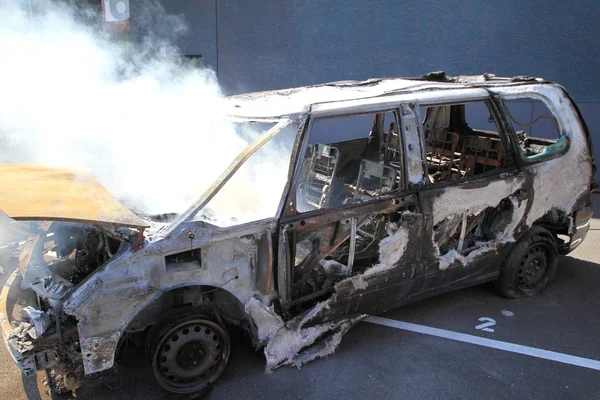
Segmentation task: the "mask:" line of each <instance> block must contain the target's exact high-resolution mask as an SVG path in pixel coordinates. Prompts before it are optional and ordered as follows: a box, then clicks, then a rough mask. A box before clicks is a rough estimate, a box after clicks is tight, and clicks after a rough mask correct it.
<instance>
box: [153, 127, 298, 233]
mask: <svg viewBox="0 0 600 400" xmlns="http://www.w3.org/2000/svg"><path fill="white" fill-rule="evenodd" d="M237 121H239V122H241V121H240V120H239V119H237ZM243 122H265V121H264V120H256V119H246V120H244V121H243ZM298 122H299V121H298V120H297V119H295V118H290V117H284V118H280V119H278V120H277V123H276V124H275V125H274V126H273V127H271V128H270V129H268V130H267V131H266V132H264V133H263V134H262V135H260V136H259V137H258V138H257V139H255V140H254V141H253V142H252V143H250V144H249V145H248V146H247V147H246V148H245V149H244V150H243V151H242V152H240V153H239V154H238V155H237V157H236V158H235V159H234V160H233V161H232V162H231V163H230V164H229V166H228V167H227V168H226V169H225V170H224V171H223V172H222V173H221V175H220V176H219V177H218V178H217V179H216V180H215V181H214V182H213V183H212V184H211V185H210V186H209V187H208V189H206V190H205V191H204V193H203V194H202V195H201V196H200V197H199V198H198V200H196V201H195V202H194V203H193V204H192V205H191V206H190V207H189V208H188V209H187V210H186V211H185V212H183V213H182V214H181V215H179V216H178V217H177V218H176V219H175V220H173V221H172V222H171V223H170V224H169V225H168V226H166V227H165V230H164V231H163V232H161V236H163V237H165V236H167V235H168V234H169V233H170V232H172V231H173V230H174V229H175V228H176V227H177V226H179V225H180V224H182V223H184V222H190V221H192V220H193V219H194V217H195V216H196V215H197V214H198V213H199V212H200V211H201V210H202V209H204V207H206V205H207V204H208V203H209V202H210V201H211V200H212V199H213V198H214V197H215V196H216V195H217V193H219V191H220V190H221V189H222V188H223V186H225V184H226V183H227V182H228V181H229V180H230V179H231V178H232V177H233V176H234V175H235V173H236V172H237V171H238V170H239V169H240V168H241V167H242V165H244V163H245V162H246V161H248V159H249V158H250V157H251V156H252V155H253V154H254V153H256V152H257V151H258V150H260V149H261V148H262V147H263V146H264V145H265V144H266V143H267V142H269V141H271V140H272V139H273V138H274V137H275V136H277V135H278V134H279V133H281V132H282V131H283V129H284V128H286V127H287V126H288V125H290V124H292V123H298ZM297 134H298V133H297V132H296V135H297ZM292 153H293V152H292ZM287 181H288V182H286V185H285V186H284V194H283V196H284V197H285V196H286V194H287V188H288V186H289V171H288V179H287ZM280 211H281V201H280V205H279V207H278V208H277V212H278V214H279V213H280Z"/></svg>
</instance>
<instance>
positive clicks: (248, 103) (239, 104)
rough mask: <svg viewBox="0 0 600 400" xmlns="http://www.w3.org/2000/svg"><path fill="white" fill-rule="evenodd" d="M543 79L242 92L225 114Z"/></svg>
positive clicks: (285, 111) (283, 111) (398, 81)
mask: <svg viewBox="0 0 600 400" xmlns="http://www.w3.org/2000/svg"><path fill="white" fill-rule="evenodd" d="M542 82H546V81H545V80H544V79H542V78H533V77H526V76H518V77H513V78H507V77H496V76H495V75H493V74H483V75H463V76H455V77H450V76H447V75H446V74H445V73H444V72H432V73H429V74H427V75H423V76H421V77H418V78H374V79H368V80H365V81H340V82H330V83H324V84H320V85H313V86H303V87H296V88H290V89H278V90H267V91H263V92H253V93H244V94H239V95H235V96H230V97H228V98H226V103H227V107H228V109H227V114H228V115H229V116H230V117H231V118H233V119H242V120H246V119H249V120H277V119H281V118H286V117H291V118H293V117H294V116H297V115H298V114H305V113H307V112H308V111H309V110H310V107H311V106H312V105H313V104H317V103H329V102H338V101H345V100H360V99H366V98H373V97H380V96H381V97H383V96H387V95H391V94H400V93H409V92H415V91H422V90H432V89H437V90H445V89H459V88H470V87H482V86H507V85H510V86H513V85H516V84H525V83H542Z"/></svg>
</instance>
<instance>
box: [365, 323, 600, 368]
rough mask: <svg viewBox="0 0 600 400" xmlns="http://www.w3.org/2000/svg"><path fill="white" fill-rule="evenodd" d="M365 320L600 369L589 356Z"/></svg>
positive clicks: (411, 325)
mask: <svg viewBox="0 0 600 400" xmlns="http://www.w3.org/2000/svg"><path fill="white" fill-rule="evenodd" d="M365 322H369V323H371V324H376V325H382V326H387V327H390V328H395V329H401V330H405V331H411V332H416V333H423V334H425V335H432V336H437V337H441V338H445V339H451V340H456V341H459V342H464V343H471V344H476V345H478V346H483V347H490V348H492V349H498V350H504V351H509V352H512V353H518V354H523V355H526V356H531V357H537V358H543V359H545V360H551V361H558V362H561V363H564V364H571V365H576V366H578V367H584V368H590V369H595V370H598V371H600V361H598V360H592V359H590V358H583V357H577V356H572V355H569V354H564V353H557V352H555V351H550V350H543V349H538V348H536V347H529V346H523V345H520V344H514V343H509V342H503V341H500V340H494V339H487V338H482V337H479V336H473V335H468V334H465V333H459V332H454V331H448V330H445V329H439V328H432V327H430V326H425V325H417V324H412V323H410V322H403V321H397V320H395V319H389V318H382V317H369V318H367V319H365Z"/></svg>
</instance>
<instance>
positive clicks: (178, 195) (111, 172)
mask: <svg viewBox="0 0 600 400" xmlns="http://www.w3.org/2000/svg"><path fill="white" fill-rule="evenodd" d="M32 3H33V5H34V7H33V9H31V10H30V8H29V4H28V3H27V2H12V1H3V0H0V55H1V58H2V61H1V62H0V162H3V163H6V162H26V163H35V164H42V165H48V166H60V167H70V168H85V169H88V170H91V171H92V173H93V174H94V175H95V176H96V177H97V178H98V180H99V181H100V182H101V183H102V184H103V185H104V186H105V187H106V188H107V189H108V190H109V191H110V192H111V193H113V195H115V196H116V197H117V198H119V199H120V200H121V201H123V202H124V203H125V204H126V205H127V206H129V207H130V208H132V209H134V210H137V211H141V212H146V213H167V212H182V211H183V210H185V209H186V208H187V207H188V206H189V205H190V204H191V203H192V202H193V201H194V200H196V199H197V198H198V197H199V196H200V195H201V194H202V192H203V190H204V189H205V188H207V187H208V186H209V185H210V184H211V183H212V182H213V180H214V179H215V178H217V177H218V176H219V174H220V173H221V171H222V170H224V169H225V168H226V167H227V165H228V164H229V163H230V162H231V160H233V158H234V157H235V156H236V155H237V154H238V153H239V152H240V151H241V150H243V149H244V148H245V147H246V145H247V144H248V143H249V142H250V141H251V140H252V139H254V138H255V137H256V136H257V135H259V134H260V133H262V131H261V129H247V128H246V127H240V126H237V125H236V124H233V123H231V122H228V121H226V120H225V119H223V118H222V99H223V97H224V95H223V92H222V90H221V88H220V87H219V84H218V82H217V79H216V75H215V73H214V72H213V71H212V70H210V69H207V68H199V67H198V66H196V65H192V64H189V63H186V62H185V61H183V59H182V57H181V55H180V54H179V53H178V51H177V49H176V48H175V47H174V46H173V45H172V44H170V43H169V41H168V40H171V39H172V38H173V37H174V36H176V35H177V34H179V33H181V32H184V31H185V23H184V22H183V21H182V20H181V19H179V18H176V17H173V16H167V15H166V14H165V13H164V11H161V8H160V6H159V5H158V4H157V3H152V6H153V7H152V9H151V14H152V18H153V19H157V18H161V15H162V18H169V20H168V21H167V22H168V23H163V24H162V25H160V26H161V27H163V28H164V26H169V29H170V31H168V32H162V33H161V32H151V31H149V32H148V34H147V36H146V38H145V40H142V42H141V43H138V44H136V45H130V44H125V43H116V42H114V41H111V39H110V38H109V37H107V36H106V35H105V34H104V33H103V32H101V30H100V27H99V24H98V22H99V18H100V16H99V15H98V13H97V11H95V10H89V9H81V8H75V7H74V6H69V5H66V4H64V3H58V2H50V1H45V0H36V1H34V2H32ZM133 12H139V13H143V12H144V10H132V13H133ZM145 12H150V11H148V9H147V10H146V11H145ZM161 13H162V14H161ZM157 15H158V16H157ZM141 19H142V18H141ZM290 131H291V130H290ZM286 139H287V140H285V141H283V140H281V138H280V139H279V140H278V141H277V142H275V143H269V144H268V145H267V146H266V147H265V148H264V149H263V150H261V151H260V152H259V153H257V154H256V155H255V157H253V158H251V159H250V161H249V162H248V163H247V165H245V166H244V167H243V168H242V169H241V170H240V171H239V172H238V176H236V177H235V180H233V181H232V182H230V183H229V184H228V185H227V186H226V187H225V188H224V191H223V193H222V194H219V195H218V196H217V198H215V199H214V200H213V201H212V202H211V204H209V206H210V208H212V209H213V212H214V213H215V214H217V215H221V214H224V215H221V216H222V217H224V218H225V219H227V218H228V217H235V218H237V221H238V222H246V221H250V220H254V219H258V218H264V217H270V216H273V215H274V212H275V210H276V207H277V204H278V203H279V200H280V197H281V190H282V188H283V184H284V183H285V179H286V174H287V169H288V164H289V156H290V148H291V141H292V139H293V132H292V133H288V134H287V136H286ZM0 190H2V188H0Z"/></svg>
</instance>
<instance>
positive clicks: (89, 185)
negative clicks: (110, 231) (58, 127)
mask: <svg viewBox="0 0 600 400" xmlns="http://www.w3.org/2000/svg"><path fill="white" fill-rule="evenodd" d="M0 187H1V188H2V190H1V191H0V210H2V211H3V212H4V213H5V214H6V215H8V216H9V217H11V218H13V219H16V220H23V221H26V220H38V221H69V222H87V223H92V224H101V225H113V226H114V225H120V226H128V227H132V228H144V227H149V226H150V225H148V223H147V222H145V221H143V220H142V219H141V218H139V217H138V216H136V215H135V214H134V213H132V212H131V211H129V210H128V209H127V208H126V207H125V206H124V205H123V204H121V203H120V202H119V201H118V200H117V199H115V198H114V197H113V196H112V195H111V194H110V193H109V192H108V191H107V190H106V189H105V188H104V187H102V185H100V183H98V181H97V180H96V178H94V177H93V176H92V175H91V174H90V173H88V172H86V171H71V170H66V169H58V168H49V167H42V166H39V165H29V164H0ZM25 199H26V200H27V201H24V200H25Z"/></svg>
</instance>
